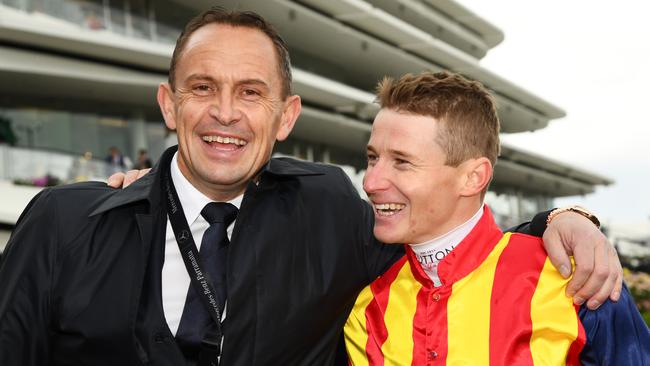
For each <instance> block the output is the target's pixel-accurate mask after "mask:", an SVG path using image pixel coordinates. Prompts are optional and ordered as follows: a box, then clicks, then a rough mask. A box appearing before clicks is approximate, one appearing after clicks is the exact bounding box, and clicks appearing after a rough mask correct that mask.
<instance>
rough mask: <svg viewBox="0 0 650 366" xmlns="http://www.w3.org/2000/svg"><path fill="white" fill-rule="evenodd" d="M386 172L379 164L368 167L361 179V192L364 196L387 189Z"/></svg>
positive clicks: (382, 165) (381, 164)
mask: <svg viewBox="0 0 650 366" xmlns="http://www.w3.org/2000/svg"><path fill="white" fill-rule="evenodd" d="M386 172H387V171H386V167H385V166H384V164H383V163H381V162H378V163H376V164H375V165H372V166H370V165H369V166H368V169H366V174H365V175H364V177H363V190H364V191H365V192H366V194H371V193H376V192H379V191H382V190H385V189H387V188H388V185H389V184H388V179H386V178H387V177H386Z"/></svg>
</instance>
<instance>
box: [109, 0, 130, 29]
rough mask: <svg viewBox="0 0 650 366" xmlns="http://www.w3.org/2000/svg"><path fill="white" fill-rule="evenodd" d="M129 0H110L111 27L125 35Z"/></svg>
mask: <svg viewBox="0 0 650 366" xmlns="http://www.w3.org/2000/svg"><path fill="white" fill-rule="evenodd" d="M128 9H129V7H128V4H127V0H110V2H109V13H110V16H109V19H110V23H109V28H110V30H111V32H114V33H118V34H122V35H125V34H127V32H126V28H127V25H126V22H127V12H128Z"/></svg>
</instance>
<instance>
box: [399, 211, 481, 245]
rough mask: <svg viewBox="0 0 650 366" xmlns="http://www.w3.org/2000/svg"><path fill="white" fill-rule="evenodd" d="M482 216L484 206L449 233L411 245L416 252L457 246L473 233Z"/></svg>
mask: <svg viewBox="0 0 650 366" xmlns="http://www.w3.org/2000/svg"><path fill="white" fill-rule="evenodd" d="M481 216H483V205H481V207H479V209H478V210H477V211H476V213H475V214H474V216H472V217H470V218H469V219H468V220H467V221H465V222H464V223H462V224H460V225H458V226H456V227H455V228H453V229H451V230H450V231H448V232H447V233H445V234H442V235H440V236H438V237H437V238H434V239H431V240H428V241H426V242H424V243H419V244H409V245H410V246H411V247H412V248H413V250H415V251H417V250H418V248H444V247H448V246H456V245H458V243H460V242H461V241H462V240H463V239H464V238H465V237H466V236H467V234H469V233H470V231H472V229H473V228H474V226H476V224H477V223H478V221H479V220H480V219H481Z"/></svg>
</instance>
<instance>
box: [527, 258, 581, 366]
mask: <svg viewBox="0 0 650 366" xmlns="http://www.w3.org/2000/svg"><path fill="white" fill-rule="evenodd" d="M568 281H569V280H568V279H564V278H562V276H561V275H560V273H559V272H558V271H557V270H556V269H555V267H553V265H552V264H551V261H550V260H549V259H548V258H547V259H546V263H544V268H543V270H542V273H541V275H540V277H539V282H538V284H537V288H536V290H535V293H534V294H533V298H532V301H531V306H530V316H531V319H532V321H533V334H532V336H531V339H530V351H531V353H532V355H533V363H534V364H535V365H564V364H566V358H567V353H568V351H569V347H571V343H572V342H573V341H574V340H575V339H576V338H577V337H578V315H577V314H576V311H575V308H574V307H573V302H572V300H571V298H570V297H567V296H566V295H565V294H564V291H565V287H566V284H567V282H568Z"/></svg>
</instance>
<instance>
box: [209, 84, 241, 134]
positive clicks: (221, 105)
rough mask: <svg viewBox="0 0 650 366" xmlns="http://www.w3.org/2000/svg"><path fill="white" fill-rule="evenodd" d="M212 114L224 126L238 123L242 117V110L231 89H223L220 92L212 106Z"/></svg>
mask: <svg viewBox="0 0 650 366" xmlns="http://www.w3.org/2000/svg"><path fill="white" fill-rule="evenodd" d="M210 115H211V116H212V117H214V118H215V119H216V120H217V121H219V123H220V124H222V125H224V126H228V125H231V124H233V123H236V122H237V121H239V120H240V119H241V110H240V109H239V107H238V105H237V101H236V98H234V97H233V96H232V93H231V91H229V90H223V91H221V93H219V95H218V96H217V97H216V98H215V100H214V101H213V102H212V105H211V106H210Z"/></svg>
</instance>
